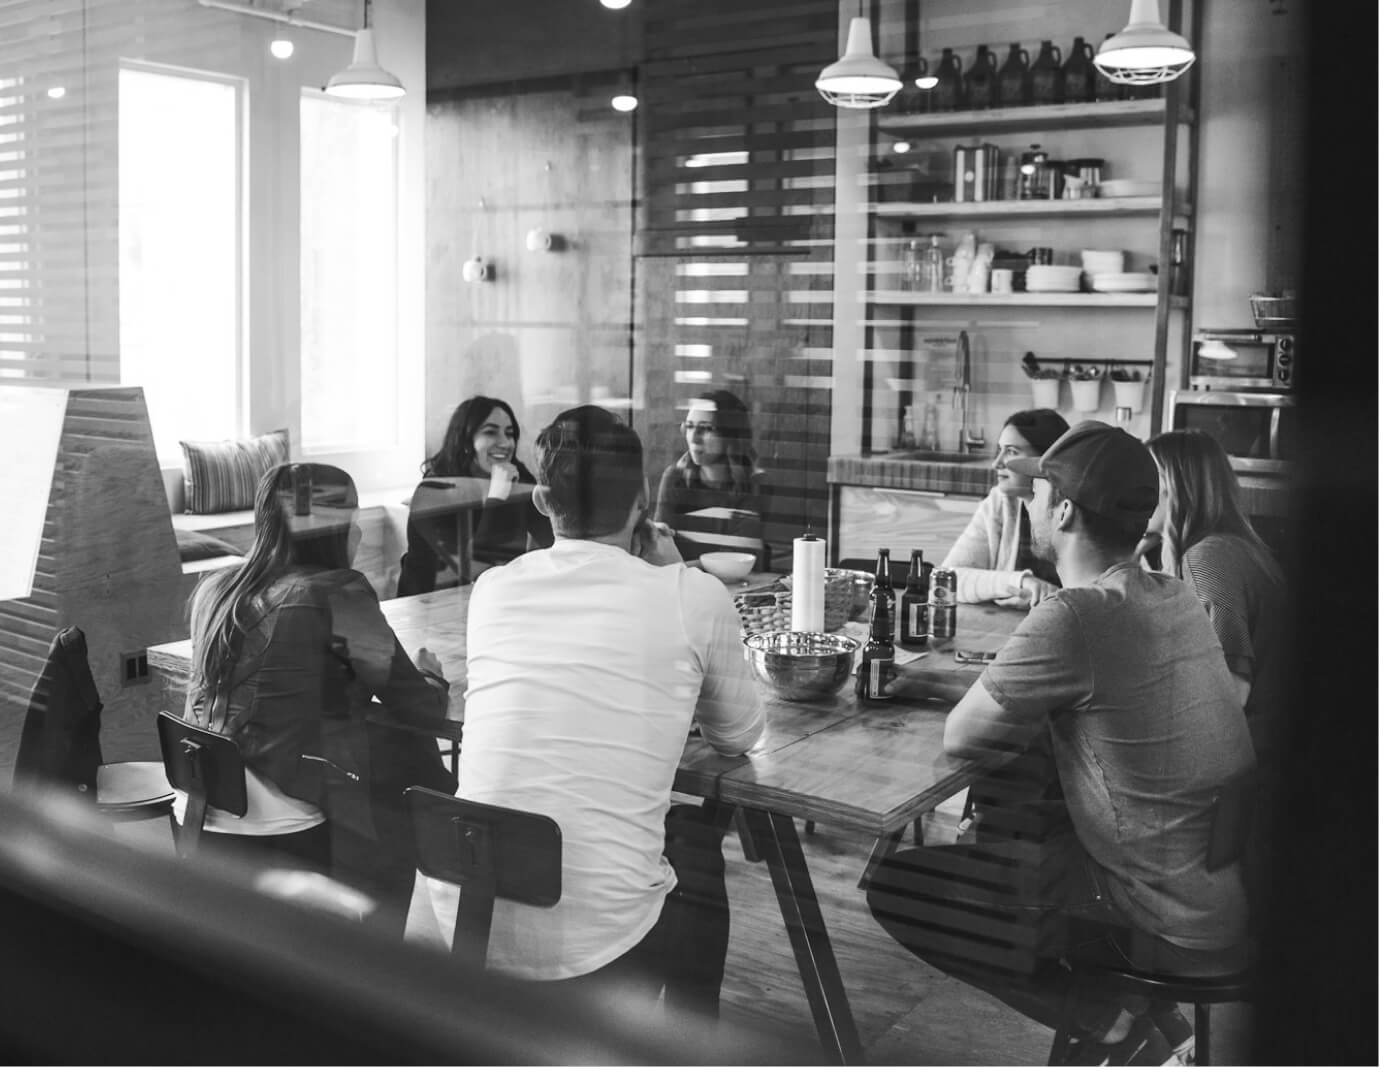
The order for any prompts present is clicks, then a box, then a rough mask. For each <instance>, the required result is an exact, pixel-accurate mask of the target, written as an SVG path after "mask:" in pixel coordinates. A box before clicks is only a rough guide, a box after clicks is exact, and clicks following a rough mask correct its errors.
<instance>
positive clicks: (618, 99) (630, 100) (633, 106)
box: [610, 93, 637, 111]
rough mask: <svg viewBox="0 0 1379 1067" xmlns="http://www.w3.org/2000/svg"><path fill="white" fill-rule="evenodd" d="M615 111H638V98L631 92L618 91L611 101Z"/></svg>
mask: <svg viewBox="0 0 1379 1067" xmlns="http://www.w3.org/2000/svg"><path fill="white" fill-rule="evenodd" d="M610 102H611V103H612V105H613V110H614V111H636V110H637V98H636V97H635V96H633V95H632V94H631V93H618V94H617V95H616V96H615V97H613V99H612V100H611V101H610Z"/></svg>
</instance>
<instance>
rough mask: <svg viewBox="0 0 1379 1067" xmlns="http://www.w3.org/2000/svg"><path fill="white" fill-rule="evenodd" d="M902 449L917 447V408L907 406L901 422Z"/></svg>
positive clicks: (911, 405) (910, 405)
mask: <svg viewBox="0 0 1379 1067" xmlns="http://www.w3.org/2000/svg"><path fill="white" fill-rule="evenodd" d="M900 447H901V448H907V449H908V448H914V447H915V406H914V405H913V404H906V405H905V415H904V417H903V418H901V420H900Z"/></svg>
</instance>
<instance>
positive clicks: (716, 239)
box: [638, 0, 838, 560]
mask: <svg viewBox="0 0 1379 1067" xmlns="http://www.w3.org/2000/svg"><path fill="white" fill-rule="evenodd" d="M645 19H646V21H645V34H646V40H645V55H646V57H647V59H646V62H645V63H644V64H643V65H642V66H641V68H640V70H639V89H638V95H639V97H640V99H641V106H640V108H639V114H640V115H641V119H640V124H639V137H640V140H641V144H642V156H643V164H644V170H643V180H644V195H643V197H642V203H643V208H642V212H641V218H640V220H639V226H638V255H639V265H638V291H639V294H640V295H639V312H640V318H641V328H640V331H639V332H640V334H641V338H642V344H641V345H640V346H639V349H638V357H639V359H640V361H641V363H642V367H641V377H642V378H643V380H644V383H645V398H646V403H645V409H646V420H647V422H648V426H647V429H646V432H645V433H644V437H646V438H647V439H648V441H649V442H655V443H656V445H657V446H659V447H660V448H661V449H662V451H659V452H658V451H656V450H655V449H653V457H654V459H655V460H656V461H657V462H658V463H659V464H660V465H657V463H656V462H654V463H649V464H648V466H649V468H650V469H652V470H653V471H658V470H659V469H660V466H661V465H664V463H668V462H671V461H673V460H674V459H675V458H676V457H677V456H678V455H679V454H680V452H682V451H683V450H684V439H683V437H682V436H681V435H680V432H679V429H678V427H679V423H680V422H681V421H682V420H683V417H684V413H685V410H686V409H687V408H688V405H689V401H690V399H691V398H692V397H694V396H695V395H696V394H698V393H700V392H702V391H705V390H708V389H714V388H724V389H728V390H731V391H732V392H734V393H736V394H737V395H738V396H740V397H741V398H742V399H743V400H744V401H746V403H747V405H748V407H749V408H750V410H751V414H752V430H753V437H754V440H755V444H756V447H757V451H758V453H759V457H760V463H761V466H762V467H764V468H765V469H766V471H767V474H768V481H769V483H770V485H771V489H772V498H771V504H770V506H769V509H768V514H767V528H766V538H767V540H768V541H769V542H771V544H772V548H773V555H774V556H775V558H776V559H777V560H780V559H782V558H785V559H788V554H787V555H785V556H784V557H783V556H782V553H788V546H789V544H790V541H791V540H792V539H793V538H794V537H796V536H798V535H799V534H800V533H801V532H802V530H803V529H804V528H805V527H806V526H809V525H812V526H813V528H814V530H815V532H816V533H819V534H823V533H824V532H825V527H826V516H827V485H826V483H825V470H826V466H827V457H828V445H829V419H830V390H831V388H832V365H833V355H832V308H833V200H834V197H833V181H834V145H835V140H836V138H835V124H836V119H835V115H834V112H833V109H832V108H831V107H830V106H829V105H827V104H826V103H824V101H823V100H822V99H821V98H820V97H819V95H818V93H817V92H816V91H815V89H814V79H815V77H817V75H818V72H819V70H820V69H821V68H822V67H823V66H824V65H826V64H827V63H829V62H832V60H834V59H836V58H837V56H836V54H834V53H835V52H836V48H837V38H838V29H837V27H838V11H837V5H836V3H835V2H833V0H827V2H825V0H804V2H799V3H791V4H786V3H781V2H778V0H777V2H772V0H755V2H748V0H652V2H649V3H648V4H647V8H646V15H645ZM667 442H668V443H670V444H671V445H672V446H674V447H672V448H670V449H669V450H665V447H666V446H665V443H667Z"/></svg>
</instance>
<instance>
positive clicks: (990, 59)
mask: <svg viewBox="0 0 1379 1067" xmlns="http://www.w3.org/2000/svg"><path fill="white" fill-rule="evenodd" d="M996 77H997V70H996V55H995V53H994V52H992V51H991V49H989V48H987V46H986V45H984V44H979V45H977V58H976V59H974V60H973V61H972V65H971V66H970V67H968V68H967V73H966V74H964V75H963V87H964V91H965V92H966V95H967V106H968V107H970V108H972V109H973V110H974V111H978V110H985V109H986V108H992V107H995V106H996Z"/></svg>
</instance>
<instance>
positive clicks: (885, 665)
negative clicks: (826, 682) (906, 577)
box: [857, 548, 895, 704]
mask: <svg viewBox="0 0 1379 1067" xmlns="http://www.w3.org/2000/svg"><path fill="white" fill-rule="evenodd" d="M881 553H882V557H883V559H882V560H878V561H877V569H878V573H879V572H880V568H881V566H882V563H883V562H886V563H887V564H888V563H889V561H886V560H885V559H884V557H885V556H888V555H889V553H888V552H887V551H886V550H885V549H884V548H883V549H882V550H881ZM886 570H887V578H886V585H887V586H888V587H889V585H890V577H889V571H890V567H889V565H887V567H886ZM867 599H868V600H870V601H871V631H870V633H869V634H868V635H867V643H866V644H865V645H863V646H862V663H861V665H860V666H859V667H858V668H857V699H858V700H860V701H861V702H862V703H864V704H871V703H876V702H878V701H886V700H890V699H891V695H890V694H889V693H887V692H885V688H886V686H887V685H889V684H890V681H891V679H892V678H894V677H895V642H894V640H892V637H891V634H892V632H893V631H892V629H891V607H892V605H893V604H894V603H895V594H894V593H892V592H891V591H890V589H889V588H886V589H882V588H881V584H880V582H879V581H878V582H877V584H876V585H875V586H873V587H872V591H871V593H870V595H869V596H868V597H867Z"/></svg>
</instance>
